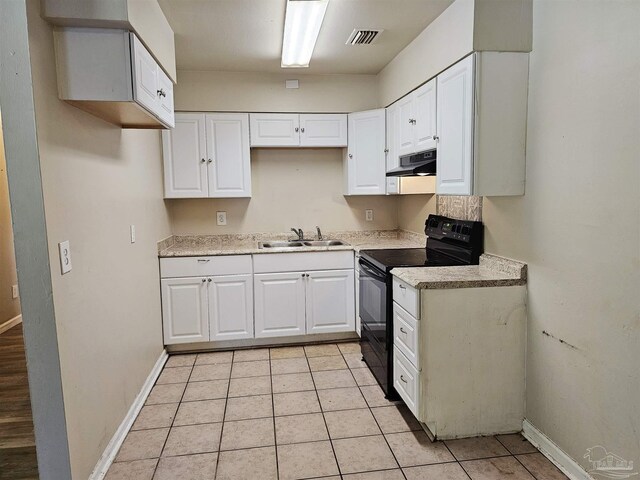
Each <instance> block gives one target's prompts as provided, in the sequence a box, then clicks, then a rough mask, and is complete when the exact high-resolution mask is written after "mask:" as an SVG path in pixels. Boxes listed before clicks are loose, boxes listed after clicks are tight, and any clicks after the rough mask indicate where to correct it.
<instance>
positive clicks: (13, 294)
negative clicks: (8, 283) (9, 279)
mask: <svg viewBox="0 0 640 480" xmlns="http://www.w3.org/2000/svg"><path fill="white" fill-rule="evenodd" d="M18 295H19V293H18V285H13V286H12V287H11V298H18Z"/></svg>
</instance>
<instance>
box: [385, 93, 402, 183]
mask: <svg viewBox="0 0 640 480" xmlns="http://www.w3.org/2000/svg"><path fill="white" fill-rule="evenodd" d="M398 111H399V109H398V103H394V104H393V105H390V106H389V107H387V111H386V116H387V119H386V128H387V136H386V138H387V148H386V150H385V153H386V155H387V160H386V161H387V172H388V171H389V170H393V169H394V168H397V167H399V166H400V157H399V155H398V135H397V133H398ZM386 181H387V195H395V194H398V193H400V189H399V186H400V182H399V177H386Z"/></svg>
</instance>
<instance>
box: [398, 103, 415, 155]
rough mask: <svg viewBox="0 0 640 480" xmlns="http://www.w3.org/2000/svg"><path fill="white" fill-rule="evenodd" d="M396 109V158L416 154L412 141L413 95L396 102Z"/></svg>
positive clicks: (413, 138) (413, 137)
mask: <svg viewBox="0 0 640 480" xmlns="http://www.w3.org/2000/svg"><path fill="white" fill-rule="evenodd" d="M396 105H397V107H396V108H397V109H398V123H397V125H398V133H397V139H398V140H397V142H398V143H397V145H398V156H399V157H401V156H404V155H411V154H412V153H415V152H416V148H415V144H414V140H415V136H414V126H413V122H414V120H415V117H414V105H413V95H411V94H409V95H407V96H406V97H404V98H401V99H400V100H398V101H397V102H396Z"/></svg>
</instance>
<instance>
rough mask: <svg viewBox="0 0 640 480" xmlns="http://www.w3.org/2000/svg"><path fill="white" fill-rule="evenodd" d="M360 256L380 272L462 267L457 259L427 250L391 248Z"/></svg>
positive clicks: (368, 252)
mask: <svg viewBox="0 0 640 480" xmlns="http://www.w3.org/2000/svg"><path fill="white" fill-rule="evenodd" d="M360 256H361V257H363V258H364V259H366V260H367V261H368V262H370V263H372V264H374V265H375V266H376V267H378V268H379V269H380V270H383V271H385V272H389V271H390V270H391V269H393V268H398V267H447V266H452V265H460V263H459V262H456V261H455V259H453V258H451V257H447V256H446V255H442V254H438V253H437V252H433V251H430V252H429V254H428V255H427V250H426V249H425V248H390V249H384V250H362V251H361V252H360Z"/></svg>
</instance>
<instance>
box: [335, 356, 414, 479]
mask: <svg viewBox="0 0 640 480" xmlns="http://www.w3.org/2000/svg"><path fill="white" fill-rule="evenodd" d="M338 350H340V348H338ZM340 353H341V354H342V359H343V360H344V361H345V363H346V358H344V354H343V353H342V350H340ZM362 361H364V356H363V357H362ZM347 366H348V364H347ZM366 368H367V369H369V371H371V369H370V368H369V366H368V365H367V367H366ZM349 371H351V369H349ZM351 376H353V373H351ZM353 378H354V380H355V376H354V377H353ZM356 386H357V387H358V391H359V392H360V395H362V398H363V399H364V403H365V405H366V406H367V408H368V409H369V413H370V414H371V416H372V417H373V421H374V422H376V425H377V426H378V429H380V434H381V435H382V438H383V439H384V443H385V444H386V445H387V448H388V449H389V451H390V452H391V455H392V456H393V460H394V461H395V462H396V465H398V469H399V470H400V474H401V475H402V478H404V479H405V480H406V478H407V476H406V475H405V474H404V470H402V466H401V465H400V462H399V461H398V458H397V457H396V454H395V453H394V451H393V449H392V448H391V445H389V441H388V440H387V437H386V436H385V434H384V431H383V430H382V427H381V426H380V423H379V422H378V419H377V418H376V416H375V415H374V414H373V410H372V409H371V405H369V402H367V399H366V398H365V396H364V394H363V393H362V388H361V386H360V385H358V382H357V381H356Z"/></svg>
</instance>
